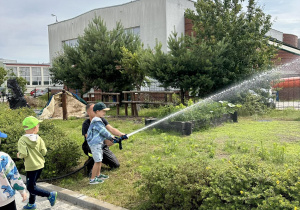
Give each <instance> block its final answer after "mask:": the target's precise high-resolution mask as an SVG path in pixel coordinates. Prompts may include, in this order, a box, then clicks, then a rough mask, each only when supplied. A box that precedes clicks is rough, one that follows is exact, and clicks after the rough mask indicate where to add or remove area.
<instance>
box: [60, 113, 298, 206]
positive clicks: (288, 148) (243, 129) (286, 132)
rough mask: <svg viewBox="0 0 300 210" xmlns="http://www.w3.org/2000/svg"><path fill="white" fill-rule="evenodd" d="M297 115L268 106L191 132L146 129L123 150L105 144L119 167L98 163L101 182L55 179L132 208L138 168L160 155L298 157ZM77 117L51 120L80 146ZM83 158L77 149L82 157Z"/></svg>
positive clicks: (274, 160)
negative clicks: (254, 113)
mask: <svg viewBox="0 0 300 210" xmlns="http://www.w3.org/2000/svg"><path fill="white" fill-rule="evenodd" d="M151 112H153V113H154V112H155V111H153V110H152V111H151ZM149 115H151V114H149ZM299 118H300V112H299V111H295V110H285V111H272V112H270V113H268V115H265V116H253V117H241V118H239V122H238V123H228V124H224V125H222V126H219V127H216V128H211V129H208V130H204V131H199V132H193V133H192V135H190V136H180V135H178V134H176V133H164V132H162V131H159V130H156V129H149V130H146V131H143V132H140V133H137V134H135V135H133V136H131V137H130V138H129V140H127V141H126V142H124V144H123V150H119V149H118V146H116V145H114V146H112V147H111V150H112V151H113V152H114V153H115V155H116V156H117V157H118V159H119V161H120V163H121V167H120V168H119V169H117V170H109V169H108V168H107V167H105V166H104V167H103V169H102V170H103V172H104V173H105V174H108V175H109V176H110V179H109V180H108V181H105V183H104V184H100V185H89V184H88V178H87V177H85V176H84V175H83V173H79V174H77V175H74V176H72V177H70V178H66V179H63V180H61V181H59V182H57V183H56V184H58V185H60V186H62V187H64V188H68V189H70V190H74V191H78V192H80V193H82V194H85V195H87V196H91V197H95V198H97V199H100V200H103V201H105V202H108V203H112V204H115V205H117V206H122V207H125V208H129V209H133V208H138V206H139V204H141V203H142V202H143V200H144V199H145V198H143V197H140V196H139V194H138V187H136V186H137V185H136V182H137V181H138V180H139V179H140V177H141V172H143V171H145V170H150V169H151V167H152V166H154V165H155V164H157V163H159V162H162V161H163V162H172V164H175V165H176V164H180V163H181V160H182V159H189V158H198V159H207V160H208V161H210V162H211V163H212V164H213V163H217V162H218V161H219V160H223V159H225V160H227V159H229V158H230V157H233V156H239V155H251V156H258V157H260V158H261V160H262V161H264V162H266V163H267V164H272V165H274V166H276V167H278V168H281V167H283V166H284V165H292V164H294V163H295V162H296V161H298V160H299V158H300V155H299V150H300V145H299V140H300V131H299ZM107 119H108V121H109V123H110V124H111V125H113V126H114V127H116V128H118V129H119V130H121V131H123V132H126V133H131V132H133V131H135V130H137V129H139V128H142V127H144V122H143V120H142V119H136V118H120V119H118V118H114V117H111V118H110V117H108V118H107ZM83 121H84V119H75V120H68V121H62V120H54V123H55V124H57V125H59V126H61V127H64V128H66V129H65V130H66V132H67V134H68V135H69V136H70V137H71V138H72V139H74V142H76V143H77V144H78V146H81V143H82V142H83V137H82V135H81V124H82V122H83ZM85 159H86V158H85V157H84V154H83V153H82V160H85Z"/></svg>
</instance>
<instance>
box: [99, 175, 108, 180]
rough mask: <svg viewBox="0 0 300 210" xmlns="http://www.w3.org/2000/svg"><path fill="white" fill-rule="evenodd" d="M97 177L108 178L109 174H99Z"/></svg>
mask: <svg viewBox="0 0 300 210" xmlns="http://www.w3.org/2000/svg"><path fill="white" fill-rule="evenodd" d="M96 178H97V179H102V180H103V179H108V178H109V176H108V175H104V174H100V175H99V176H96Z"/></svg>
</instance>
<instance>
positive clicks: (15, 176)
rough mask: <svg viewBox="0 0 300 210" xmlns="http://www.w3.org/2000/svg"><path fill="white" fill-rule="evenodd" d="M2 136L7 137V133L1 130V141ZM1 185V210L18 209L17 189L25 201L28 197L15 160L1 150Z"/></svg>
mask: <svg viewBox="0 0 300 210" xmlns="http://www.w3.org/2000/svg"><path fill="white" fill-rule="evenodd" d="M1 138H7V135H6V134H5V133H1V132H0V143H1ZM0 186H1V191H0V210H17V207H16V202H15V191H16V190H17V191H18V192H20V193H21V195H22V197H23V202H24V201H25V200H26V199H27V194H26V189H25V188H26V187H25V184H24V182H23V180H22V178H21V177H20V174H19V172H18V169H17V167H16V165H15V163H14V161H13V160H12V159H11V157H10V156H9V155H8V154H6V153H5V152H2V151H0Z"/></svg>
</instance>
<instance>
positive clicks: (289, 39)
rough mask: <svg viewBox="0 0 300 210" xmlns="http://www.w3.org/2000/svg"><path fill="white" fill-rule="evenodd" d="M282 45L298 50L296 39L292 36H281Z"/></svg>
mask: <svg viewBox="0 0 300 210" xmlns="http://www.w3.org/2000/svg"><path fill="white" fill-rule="evenodd" d="M283 43H286V44H288V45H291V46H293V47H297V48H298V37H297V36H295V35H293V34H283Z"/></svg>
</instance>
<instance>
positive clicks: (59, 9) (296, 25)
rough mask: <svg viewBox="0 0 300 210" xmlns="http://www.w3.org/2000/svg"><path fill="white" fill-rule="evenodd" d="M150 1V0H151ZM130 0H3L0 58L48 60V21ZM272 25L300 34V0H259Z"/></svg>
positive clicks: (0, 6) (0, 2)
mask: <svg viewBox="0 0 300 210" xmlns="http://www.w3.org/2000/svg"><path fill="white" fill-rule="evenodd" d="M148 1H151V0H148ZM126 2H131V0H51V1H45V0H0V58H4V59H11V60H17V61H18V62H19V63H21V62H22V63H48V62H49V46H48V25H49V24H52V23H54V22H55V21H56V19H55V18H56V17H55V16H51V14H54V15H56V16H57V20H58V21H63V20H66V19H70V18H73V17H75V16H78V15H80V14H82V13H85V12H88V11H90V10H93V9H96V8H101V7H107V6H112V5H118V4H123V3H126ZM258 3H259V5H261V6H263V7H264V11H265V13H267V14H270V15H271V16H272V20H273V21H275V22H274V23H273V27H272V28H273V29H276V30H278V31H281V32H284V33H289V34H294V35H297V36H298V37H299V38H300V12H299V8H300V0H258Z"/></svg>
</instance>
